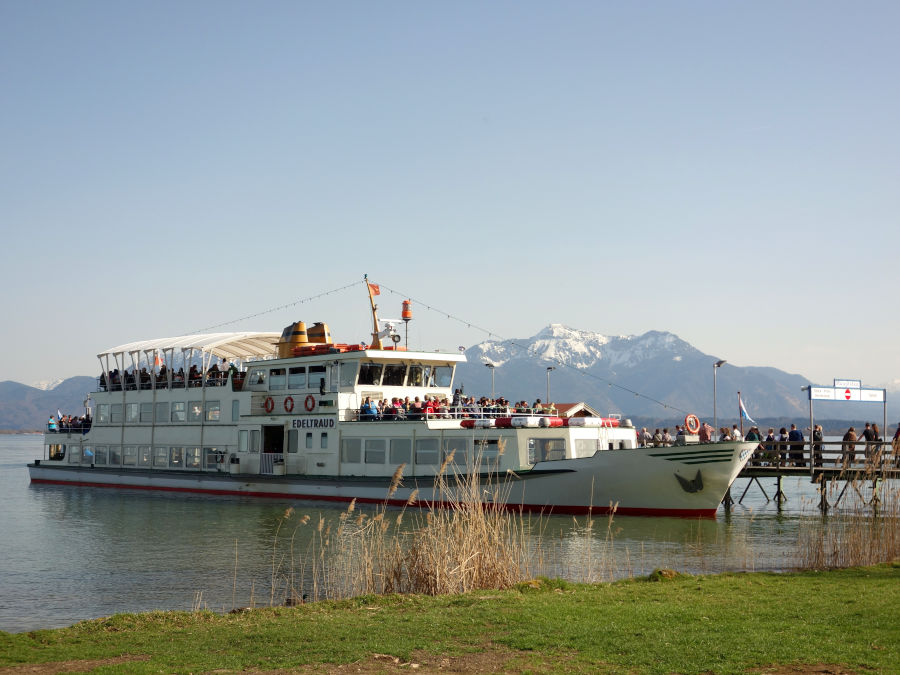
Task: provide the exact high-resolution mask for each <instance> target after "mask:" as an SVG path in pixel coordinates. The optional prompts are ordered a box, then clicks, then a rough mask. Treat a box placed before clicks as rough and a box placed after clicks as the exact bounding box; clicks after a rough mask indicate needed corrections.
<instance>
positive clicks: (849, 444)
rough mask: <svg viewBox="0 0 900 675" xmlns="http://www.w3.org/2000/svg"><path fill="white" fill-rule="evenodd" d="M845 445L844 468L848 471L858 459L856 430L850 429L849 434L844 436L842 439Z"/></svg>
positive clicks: (843, 447) (843, 453)
mask: <svg viewBox="0 0 900 675" xmlns="http://www.w3.org/2000/svg"><path fill="white" fill-rule="evenodd" d="M842 440H843V441H844V444H843V446H842V450H843V452H842V453H841V454H842V455H843V462H842V465H843V468H845V469H847V468H849V466H850V465H851V464H852V463H853V461H854V460H855V459H856V443H855V441H856V429H854V428H853V427H850V428H849V429H847V433H846V434H844V438H843V439H842Z"/></svg>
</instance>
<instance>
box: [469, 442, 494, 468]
mask: <svg viewBox="0 0 900 675" xmlns="http://www.w3.org/2000/svg"><path fill="white" fill-rule="evenodd" d="M499 447H500V445H499V441H498V439H496V438H476V439H475V461H476V462H479V463H481V464H482V465H484V466H487V467H491V466H495V465H496V464H497V461H498V460H499V459H500V456H499Z"/></svg>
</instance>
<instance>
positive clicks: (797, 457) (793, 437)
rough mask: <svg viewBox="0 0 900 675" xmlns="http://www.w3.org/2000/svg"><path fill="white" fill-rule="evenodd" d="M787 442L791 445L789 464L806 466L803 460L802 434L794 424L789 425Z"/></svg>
mask: <svg viewBox="0 0 900 675" xmlns="http://www.w3.org/2000/svg"><path fill="white" fill-rule="evenodd" d="M788 441H789V442H790V444H791V464H793V465H794V466H806V461H805V460H804V459H803V432H802V431H800V430H799V429H798V428H797V425H796V424H792V425H791V431H790V433H788Z"/></svg>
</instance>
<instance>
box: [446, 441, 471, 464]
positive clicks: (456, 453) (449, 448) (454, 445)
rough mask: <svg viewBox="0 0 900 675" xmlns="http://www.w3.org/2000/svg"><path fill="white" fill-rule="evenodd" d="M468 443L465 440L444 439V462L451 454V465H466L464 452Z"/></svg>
mask: <svg viewBox="0 0 900 675" xmlns="http://www.w3.org/2000/svg"><path fill="white" fill-rule="evenodd" d="M468 447H469V442H468V440H467V439H465V438H445V439H444V459H445V460H446V459H447V458H448V457H449V456H450V453H451V452H452V453H453V463H454V464H456V465H457V466H462V467H464V466H465V465H466V450H467V449H468Z"/></svg>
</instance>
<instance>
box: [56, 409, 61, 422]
mask: <svg viewBox="0 0 900 675" xmlns="http://www.w3.org/2000/svg"><path fill="white" fill-rule="evenodd" d="M56 419H58V420H61V419H62V411H61V410H60V409H59V408H57V409H56Z"/></svg>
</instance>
